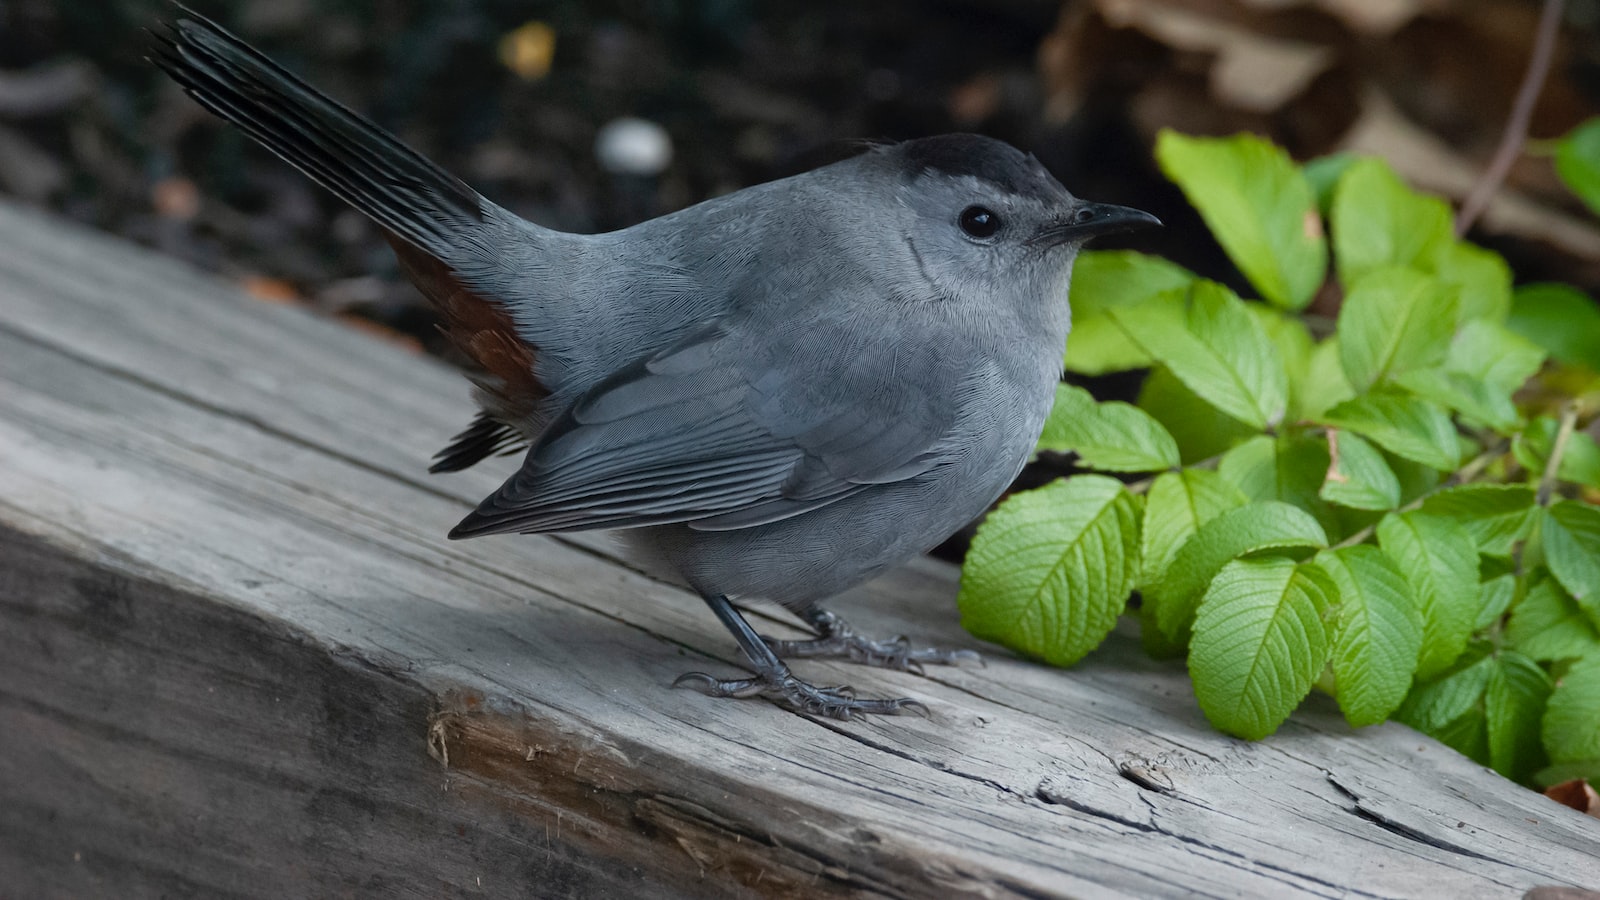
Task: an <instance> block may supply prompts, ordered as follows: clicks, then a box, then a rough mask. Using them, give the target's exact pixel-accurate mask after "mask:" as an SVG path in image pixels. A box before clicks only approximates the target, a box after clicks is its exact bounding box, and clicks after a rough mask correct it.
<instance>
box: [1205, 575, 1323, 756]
mask: <svg viewBox="0 0 1600 900" xmlns="http://www.w3.org/2000/svg"><path fill="white" fill-rule="evenodd" d="M1336 591H1337V588H1335V586H1334V585H1333V584H1332V583H1331V582H1329V580H1328V577H1327V575H1326V574H1324V573H1323V572H1322V571H1321V570H1320V569H1318V568H1317V567H1315V566H1311V565H1305V564H1296V563H1295V562H1294V561H1293V560H1289V559H1283V558H1281V557H1269V558H1265V559H1248V560H1246V559H1241V560H1235V561H1233V562H1230V563H1228V564H1227V565H1226V566H1225V567H1223V569H1222V571H1221V572H1219V573H1218V574H1217V577H1216V580H1215V581H1213V582H1212V584H1211V587H1210V588H1209V589H1208V590H1207V591H1206V594H1205V598H1204V599H1203V600H1201V601H1200V608H1199V610H1198V611H1197V612H1196V614H1195V621H1194V639H1193V640H1192V641H1191V642H1190V644H1189V675H1190V677H1191V678H1192V679H1194V693H1195V699H1196V700H1198V701H1199V702H1200V709H1201V710H1202V711H1204V712H1205V714H1206V718H1207V719H1209V720H1211V724H1212V725H1215V726H1216V727H1217V728H1218V729H1220V730H1222V731H1226V732H1228V733H1229V734H1235V735H1238V736H1239V737H1243V738H1248V739H1250V740H1260V739H1261V738H1264V737H1266V736H1267V735H1269V734H1271V733H1272V732H1273V731H1275V730H1277V728H1278V726H1279V725H1281V724H1282V723H1283V720H1284V719H1287V718H1288V717H1289V713H1291V712H1293V711H1294V708H1295V707H1296V706H1298V705H1300V701H1301V700H1304V699H1305V696H1306V694H1308V693H1310V691H1311V685H1312V684H1313V683H1314V682H1315V681H1316V679H1317V675H1318V674H1320V673H1321V672H1322V668H1323V666H1324V665H1326V664H1327V660H1328V653H1329V647H1328V636H1327V633H1326V631H1325V629H1324V628H1323V624H1322V615H1323V612H1324V611H1325V610H1326V609H1327V608H1328V607H1329V605H1330V604H1331V603H1332V602H1333V600H1334V598H1335V596H1336Z"/></svg>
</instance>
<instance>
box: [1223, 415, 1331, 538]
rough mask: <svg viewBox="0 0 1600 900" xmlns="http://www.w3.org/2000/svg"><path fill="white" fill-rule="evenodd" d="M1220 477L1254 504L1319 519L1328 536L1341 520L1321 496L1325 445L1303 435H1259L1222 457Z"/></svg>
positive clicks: (1326, 448) (1315, 438) (1324, 470)
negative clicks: (1281, 505) (1273, 504)
mask: <svg viewBox="0 0 1600 900" xmlns="http://www.w3.org/2000/svg"><path fill="white" fill-rule="evenodd" d="M1217 473H1218V474H1220V475H1221V476H1222V478H1223V480H1225V481H1227V482H1228V483H1229V484H1232V485H1234V486H1236V487H1238V488H1239V490H1241V491H1243V492H1244V495H1245V496H1246V497H1248V498H1249V499H1251V500H1282V501H1283V502H1285V503H1288V504H1291V505H1293V506H1298V507H1300V508H1301V509H1303V510H1306V511H1307V512H1310V513H1311V514H1312V515H1313V516H1315V517H1316V519H1317V522H1318V523H1319V524H1320V525H1321V526H1322V528H1323V530H1324V531H1325V532H1331V531H1333V530H1335V526H1336V525H1337V520H1338V517H1337V516H1336V515H1335V514H1334V511H1333V509H1332V507H1330V506H1328V503H1327V501H1325V500H1323V499H1322V497H1321V496H1320V495H1319V491H1321V489H1322V482H1323V479H1324V478H1325V477H1326V476H1327V474H1328V445H1327V442H1326V441H1323V440H1322V439H1320V438H1317V437H1313V436H1311V435H1308V434H1303V433H1290V434H1284V435H1281V436H1279V437H1276V438H1274V437H1271V436H1268V435H1264V434H1263V435H1257V436H1256V437H1253V438H1251V439H1250V440H1248V441H1245V442H1244V443H1242V444H1240V445H1239V446H1237V447H1234V448H1233V449H1232V450H1229V451H1228V452H1227V453H1225V454H1223V456H1222V459H1221V460H1220V461H1219V462H1218V464H1217Z"/></svg>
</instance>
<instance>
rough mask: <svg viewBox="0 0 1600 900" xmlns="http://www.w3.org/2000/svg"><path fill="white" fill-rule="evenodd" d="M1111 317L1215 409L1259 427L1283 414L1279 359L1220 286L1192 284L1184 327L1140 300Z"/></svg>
mask: <svg viewBox="0 0 1600 900" xmlns="http://www.w3.org/2000/svg"><path fill="white" fill-rule="evenodd" d="M1110 315H1111V317H1112V318H1113V319H1114V320H1115V321H1116V322H1117V324H1119V325H1121V326H1122V329H1123V331H1124V332H1126V333H1127V335H1128V337H1129V338H1131V339H1132V340H1133V341H1134V342H1135V343H1137V344H1138V345H1139V346H1140V347H1143V348H1144V349H1145V351H1146V352H1148V353H1149V354H1150V355H1151V356H1152V357H1153V358H1154V359H1156V360H1157V361H1159V362H1161V363H1162V364H1163V365H1165V366H1166V367H1167V368H1169V369H1171V370H1172V374H1174V375H1176V376H1177V377H1178V380H1180V381H1182V382H1183V383H1184V385H1185V386H1186V387H1188V388H1189V390H1191V391H1193V392H1194V393H1196V394H1198V395H1199V396H1200V397H1201V398H1203V399H1204V400H1205V401H1206V402H1208V403H1210V404H1211V405H1212V406H1215V407H1216V408H1217V409H1219V410H1221V411H1223V412H1225V413H1227V414H1228V415H1230V416H1232V417H1234V418H1235V419H1238V420H1239V421H1241V422H1243V423H1245V424H1246V425H1250V426H1253V427H1255V428H1257V429H1261V428H1267V427H1270V426H1272V425H1275V424H1277V423H1278V422H1279V421H1280V420H1281V419H1282V418H1283V413H1284V410H1285V408H1286V407H1287V405H1288V393H1289V377H1288V375H1287V374H1286V373H1285V371H1284V368H1283V361H1282V360H1281V359H1279V358H1278V352H1277V349H1276V348H1275V347H1273V346H1272V343H1271V342H1270V341H1268V340H1267V336H1266V334H1264V333H1263V332H1262V330H1261V325H1260V324H1259V323H1258V322H1256V320H1255V319H1254V318H1253V317H1252V316H1251V315H1250V313H1248V312H1246V311H1245V308H1244V302H1243V301H1241V300H1240V299H1239V298H1238V297H1236V296H1234V295H1233V292H1231V291H1229V290H1228V289H1227V288H1225V287H1223V286H1222V285H1220V284H1217V283H1216V282H1214V281H1198V282H1195V285H1194V287H1192V288H1191V289H1190V291H1189V308H1188V314H1187V315H1186V316H1185V323H1186V326H1187V327H1184V328H1177V327H1174V326H1173V325H1172V323H1171V322H1169V321H1167V320H1166V319H1165V318H1162V317H1159V316H1156V315H1152V314H1150V312H1149V311H1148V310H1147V309H1146V307H1145V306H1144V305H1142V304H1141V305H1139V306H1131V307H1122V308H1118V309H1113V310H1111V311H1110Z"/></svg>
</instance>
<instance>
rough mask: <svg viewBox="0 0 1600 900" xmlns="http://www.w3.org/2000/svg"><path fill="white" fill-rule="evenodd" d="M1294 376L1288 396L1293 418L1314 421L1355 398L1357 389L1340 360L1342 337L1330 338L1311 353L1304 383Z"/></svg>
mask: <svg viewBox="0 0 1600 900" xmlns="http://www.w3.org/2000/svg"><path fill="white" fill-rule="evenodd" d="M1292 379H1293V375H1291V382H1290V385H1289V395H1290V399H1291V408H1292V411H1293V418H1294V419H1295V420H1297V421H1298V420H1300V419H1315V418H1316V417H1318V416H1320V415H1322V414H1323V413H1324V412H1326V411H1327V410H1328V409H1329V407H1333V406H1337V405H1339V404H1340V403H1343V402H1344V401H1346V400H1349V399H1350V398H1351V397H1354V396H1355V395H1356V389H1355V387H1354V386H1353V385H1351V384H1350V379H1349V378H1347V377H1345V374H1344V364H1343V363H1341V362H1340V361H1339V336H1338V335H1329V336H1328V337H1326V338H1323V339H1322V342H1321V343H1319V344H1317V346H1316V347H1314V348H1313V349H1312V351H1311V358H1310V359H1309V360H1308V361H1307V363H1306V368H1305V373H1304V378H1303V380H1299V381H1294V380H1292Z"/></svg>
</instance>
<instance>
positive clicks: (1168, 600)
mask: <svg viewBox="0 0 1600 900" xmlns="http://www.w3.org/2000/svg"><path fill="white" fill-rule="evenodd" d="M1327 545H1328V536H1327V534H1326V532H1324V531H1323V530H1322V526H1321V525H1318V524H1317V521H1316V520H1315V519H1313V518H1311V516H1310V514H1308V513H1307V512H1305V511H1304V510H1302V509H1299V508H1298V507H1294V506H1290V505H1289V504H1287V503H1278V502H1273V501H1268V502H1262V503H1251V504H1249V505H1247V506H1241V507H1239V508H1237V509H1231V510H1228V511H1227V512H1224V513H1222V514H1220V515H1218V516H1217V517H1216V518H1214V519H1212V520H1211V521H1209V522H1206V523H1205V524H1204V525H1201V526H1200V529H1199V530H1198V531H1196V532H1195V534H1194V536H1193V537H1191V538H1189V540H1188V541H1187V542H1185V543H1184V545H1183V546H1182V547H1180V548H1178V553H1177V555H1176V556H1174V557H1173V559H1172V565H1170V566H1168V567H1167V572H1166V575H1165V577H1163V578H1162V579H1161V581H1160V582H1158V583H1157V584H1154V585H1151V586H1150V591H1149V593H1148V594H1147V595H1146V596H1145V601H1146V602H1148V603H1152V604H1154V605H1155V608H1156V620H1157V621H1158V622H1159V623H1160V624H1161V630H1162V631H1165V632H1166V633H1167V636H1168V637H1172V638H1177V637H1179V636H1180V635H1182V634H1183V632H1184V629H1185V628H1187V627H1188V625H1189V623H1190V621H1191V620H1192V619H1193V617H1194V609H1195V605H1196V604H1198V603H1199V602H1200V596H1201V594H1202V593H1203V592H1204V591H1205V589H1206V585H1207V584H1209V583H1210V582H1211V580H1212V579H1213V578H1215V577H1216V575H1217V573H1218V572H1220V571H1221V570H1222V567H1223V566H1225V565H1227V564H1228V562H1229V561H1230V560H1233V559H1236V558H1238V557H1240V556H1243V555H1245V554H1246V553H1256V552H1259V551H1262V550H1271V549H1295V548H1321V547H1326V546H1327Z"/></svg>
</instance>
